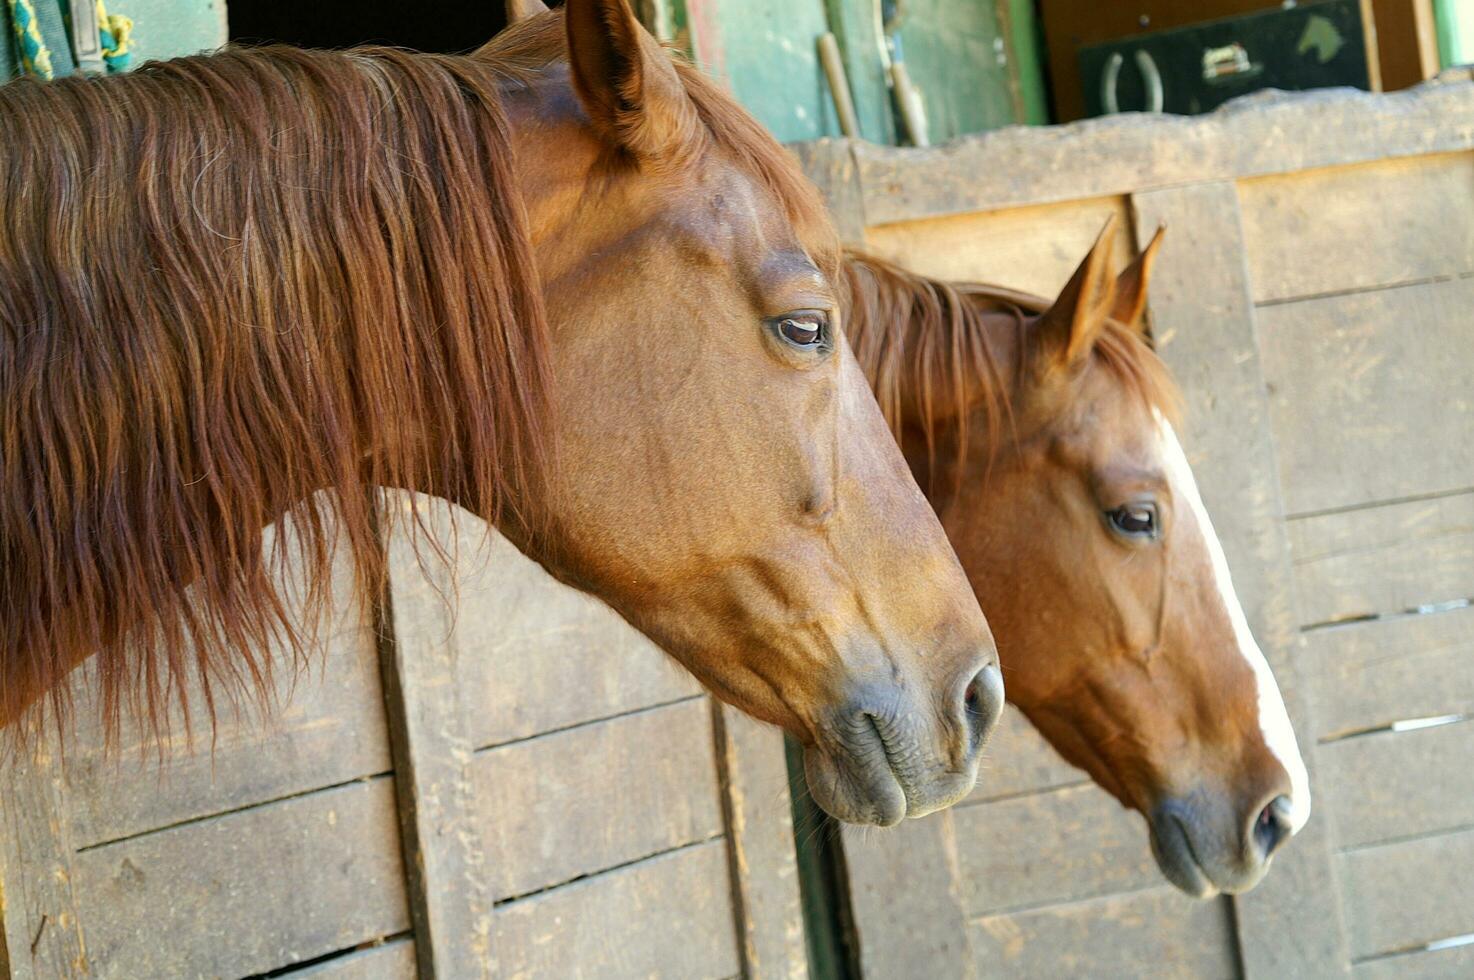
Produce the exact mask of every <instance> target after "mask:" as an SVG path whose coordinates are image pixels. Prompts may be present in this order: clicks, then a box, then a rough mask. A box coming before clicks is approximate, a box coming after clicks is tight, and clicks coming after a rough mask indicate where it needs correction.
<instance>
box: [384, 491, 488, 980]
mask: <svg viewBox="0 0 1474 980" xmlns="http://www.w3.org/2000/svg"><path fill="white" fill-rule="evenodd" d="M381 499H382V500H383V501H384V503H383V506H384V507H386V508H387V507H400V508H406V509H407V508H408V506H409V497H408V496H407V495H405V494H401V493H397V492H385V493H384V495H383V497H382V498H381ZM421 506H424V502H423V501H422V502H421ZM432 506H433V507H434V508H435V509H434V510H432V511H431V513H430V514H429V515H427V518H426V522H427V524H429V525H430V526H431V527H432V528H433V529H434V530H435V531H440V530H442V529H443V526H444V524H443V522H442V521H439V520H437V518H439V517H442V516H443V515H445V514H446V513H447V511H446V510H445V508H444V506H443V505H439V504H436V505H432ZM406 520H407V521H408V520H413V518H409V517H406ZM387 548H388V555H389V584H388V589H387V590H386V592H387V595H386V596H385V597H384V598H383V601H382V603H381V605H380V608H379V610H378V620H379V629H378V632H379V638H380V639H379V642H380V655H381V659H380V664H381V667H382V670H383V678H384V698H385V702H386V705H387V708H388V714H389V739H390V746H391V749H392V751H393V758H394V775H395V785H396V787H397V791H398V796H399V816H400V833H401V843H402V846H403V849H404V865H405V875H406V879H407V881H408V887H409V893H410V894H409V898H410V914H411V918H412V920H413V922H414V929H415V954H416V960H417V962H418V966H419V976H420V978H421V980H436V978H441V980H448V978H455V980H460V978H462V977H490V976H492V975H493V973H494V970H495V965H494V963H493V960H492V953H493V950H492V942H491V935H492V921H491V902H490V900H489V898H488V894H487V887H486V876H485V873H484V870H483V867H482V862H483V850H482V846H481V841H480V831H479V828H478V826H477V822H476V806H475V799H474V792H475V788H474V782H473V779H472V774H471V762H472V758H473V755H474V752H473V747H472V744H471V739H470V738H469V736H468V735H467V734H466V716H465V710H464V707H463V706H462V704H461V699H460V692H461V688H462V685H461V679H460V676H459V671H458V667H457V660H458V657H457V649H456V636H455V623H454V618H453V615H454V610H453V608H452V606H451V605H450V603H451V602H452V599H453V597H454V595H455V590H454V588H453V582H452V579H451V575H452V574H453V570H452V569H450V568H447V567H445V566H444V565H442V564H438V563H435V562H434V561H433V559H429V558H427V560H426V561H425V562H424V563H423V564H422V563H421V562H420V560H419V558H418V557H417V556H416V555H415V553H414V549H413V547H412V545H411V542H410V540H409V536H408V534H406V533H403V529H402V528H401V532H400V533H395V534H394V535H392V537H391V539H390V541H389V542H388V544H387Z"/></svg>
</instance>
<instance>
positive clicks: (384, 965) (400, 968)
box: [289, 939, 419, 980]
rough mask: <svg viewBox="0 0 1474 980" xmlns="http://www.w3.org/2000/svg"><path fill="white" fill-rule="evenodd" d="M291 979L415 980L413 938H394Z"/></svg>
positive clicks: (297, 974) (416, 979)
mask: <svg viewBox="0 0 1474 980" xmlns="http://www.w3.org/2000/svg"><path fill="white" fill-rule="evenodd" d="M289 976H290V977H291V978H292V980H418V977H419V974H417V973H416V972H415V943H414V940H413V939H395V940H392V941H391V942H387V943H384V944H383V945H382V946H370V947H369V948H367V949H360V950H357V951H355V952H352V953H349V954H347V955H346V956H339V957H337V958H335V959H331V960H328V961H327V962H326V963H320V964H318V965H317V966H310V967H308V968H307V969H305V970H298V971H295V972H293V973H291V974H289Z"/></svg>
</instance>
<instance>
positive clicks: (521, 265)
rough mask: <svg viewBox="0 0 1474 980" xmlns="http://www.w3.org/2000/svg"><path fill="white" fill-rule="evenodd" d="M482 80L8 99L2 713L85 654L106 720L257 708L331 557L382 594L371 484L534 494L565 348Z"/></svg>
mask: <svg viewBox="0 0 1474 980" xmlns="http://www.w3.org/2000/svg"><path fill="white" fill-rule="evenodd" d="M497 81H498V79H497V76H496V74H495V72H494V71H493V69H492V67H491V66H488V65H486V64H484V63H482V62H480V61H477V60H474V59H471V58H452V57H438V56H428V55H411V54H407V53H403V52H399V51H392V50H374V49H366V50H360V51H355V52H351V53H346V54H344V53H322V52H307V51H300V50H293V49H288V48H263V49H257V50H245V51H226V52H224V53H220V54H216V55H212V56H208V57H195V58H184V59H180V60H176V61H171V62H166V63H160V64H151V65H147V66H144V67H143V68H142V69H141V70H139V71H138V72H135V73H133V74H130V75H126V76H118V77H114V78H110V79H107V80H105V81H103V80H89V79H67V80H64V81H58V82H54V83H48V84H34V83H27V82H20V83H14V84H11V85H7V86H4V87H0V131H3V132H4V133H5V140H4V144H3V149H0V208H3V211H4V218H3V220H0V569H3V581H0V722H3V721H4V720H5V719H14V718H15V717H16V716H17V715H18V713H19V712H20V711H21V710H22V709H23V708H25V707H26V706H27V705H30V704H32V703H34V702H36V701H37V700H38V699H41V698H42V696H43V695H46V696H47V698H45V699H43V700H48V699H49V702H50V703H51V704H52V705H53V706H54V707H55V709H56V710H57V712H58V713H59V714H64V713H65V710H66V708H67V703H66V702H67V695H66V693H65V692H66V691H67V686H66V685H65V684H62V683H61V681H62V679H63V678H64V676H65V675H66V673H67V672H68V671H69V670H70V669H71V668H72V667H73V666H74V665H76V664H77V663H79V662H80V661H81V660H83V659H84V658H85V657H86V656H87V655H88V654H90V653H93V652H94V651H95V652H96V654H97V664H98V669H99V676H100V686H101V694H102V698H103V704H104V714H105V715H106V717H107V718H108V720H109V722H110V724H109V728H112V727H113V726H114V725H115V723H116V720H117V717H118V712H119V707H120V702H123V701H128V702H130V703H131V706H132V707H133V709H134V710H138V711H141V712H143V713H144V714H145V716H146V717H148V718H151V719H152V721H153V723H154V725H155V726H157V725H158V724H159V721H160V713H161V709H162V708H163V707H164V705H165V704H166V702H167V701H168V700H169V699H170V698H171V697H174V696H176V695H178V693H179V692H180V691H181V690H183V685H184V683H185V681H186V679H187V678H189V677H191V676H197V677H198V678H199V680H200V681H201V682H203V684H204V692H205V693H204V699H205V700H206V701H207V702H209V707H210V709H211V711H212V712H213V710H214V700H215V698H216V697H217V696H219V692H220V691H222V690H223V689H227V688H229V689H235V690H238V689H241V688H242V687H245V688H247V689H249V688H251V687H253V686H254V687H255V689H256V690H257V691H258V692H260V691H261V690H262V689H263V688H264V685H265V683H266V681H267V674H268V673H269V662H268V659H267V658H266V657H265V656H264V651H265V650H266V648H267V645H268V644H269V643H270V642H272V641H275V642H277V643H282V644H285V645H286V646H287V647H288V648H289V649H291V650H293V651H296V652H298V653H300V652H301V651H302V650H303V648H304V644H305V643H306V639H305V638H304V637H303V636H301V635H299V632H300V631H301V627H299V626H298V625H295V624H297V623H299V622H313V621H315V617H314V616H312V615H311V610H312V609H313V608H314V607H317V606H321V604H322V603H323V601H324V599H325V589H326V586H325V584H324V583H326V582H327V581H328V574H327V573H328V570H329V569H328V566H329V563H330V561H331V555H332V552H333V549H334V543H335V541H336V540H339V539H341V540H342V541H344V542H346V544H347V546H348V548H349V550H350V551H351V553H352V556H353V558H354V559H355V560H356V563H357V568H358V571H359V576H360V584H361V585H363V586H365V587H366V588H369V589H374V588H377V586H378V584H379V583H380V582H382V579H383V575H384V561H383V557H382V553H381V548H380V544H379V541H378V532H377V529H376V526H375V514H374V507H373V503H372V498H371V496H370V495H369V494H367V493H365V492H364V491H363V489H362V487H363V486H364V485H365V484H376V485H383V486H403V487H419V488H425V487H433V488H435V489H436V491H437V492H440V493H442V494H444V495H446V496H449V497H452V498H453V499H455V500H457V501H459V502H461V503H463V504H465V505H466V506H468V507H470V508H471V509H473V510H474V511H476V512H477V513H480V514H483V515H495V514H497V513H498V512H499V511H504V510H505V508H506V507H507V506H508V504H509V502H514V501H517V500H526V499H527V497H526V491H527V489H528V487H529V486H530V485H533V484H535V481H536V479H537V474H538V470H539V467H540V465H541V461H542V460H543V458H544V451H543V437H542V434H541V428H540V422H539V420H540V418H541V417H542V416H543V412H544V405H543V401H544V391H545V378H546V374H547V368H546V367H545V350H546V347H547V344H548V340H547V336H546V327H545V320H544V313H543V309H542V303H541V298H540V294H539V291H538V289H537V288H536V282H535V275H534V272H533V269H532V265H531V261H530V257H529V252H528V247H527V235H526V231H525V229H524V227H523V218H522V216H521V214H522V212H521V205H520V202H519V201H517V199H516V197H515V195H514V191H513V189H512V188H513V184H512V172H511V166H510V160H511V153H510V150H509V134H508V128H507V124H506V122H505V120H504V117H503V114H502V112H501V111H500V109H499V107H498V92H497V88H496V84H497ZM321 491H328V492H327V493H322V492H321ZM284 513H289V514H290V515H291V516H292V517H294V518H295V523H296V535H295V536H296V538H297V541H298V543H299V545H300V548H301V554H300V558H301V560H302V562H303V563H302V566H301V572H300V575H301V581H302V582H303V583H304V585H305V592H306V605H307V608H308V613H309V614H308V615H307V616H305V617H302V618H300V619H299V618H298V617H299V614H300V613H301V608H300V606H297V607H295V608H293V609H290V610H289V609H288V605H289V603H288V599H287V597H286V596H285V595H284V593H283V588H282V586H281V585H279V584H278V580H276V579H274V578H273V576H272V575H271V574H270V566H271V565H273V564H274V565H276V566H278V568H279V569H285V568H286V567H288V566H289V564H290V563H291V562H292V561H295V560H296V559H297V557H298V556H297V555H295V554H294V555H290V556H289V555H285V554H277V555H275V556H268V555H264V554H263V553H262V551H263V545H262V534H261V532H262V528H263V527H265V526H266V525H268V524H269V523H271V522H272V521H274V520H276V519H277V518H279V517H281V516H283V514H284ZM270 558H275V559H276V560H275V561H274V562H273V561H269V560H268V559H270ZM212 692H214V693H212Z"/></svg>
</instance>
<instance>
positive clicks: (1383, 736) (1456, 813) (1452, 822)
mask: <svg viewBox="0 0 1474 980" xmlns="http://www.w3.org/2000/svg"><path fill="white" fill-rule="evenodd" d="M1464 669H1465V671H1467V672H1474V661H1471V662H1470V663H1469V664H1468V665H1467V666H1466V667H1465V668H1464ZM1428 683H1429V684H1430V685H1437V684H1438V683H1439V678H1438V677H1436V676H1433V677H1429V678H1428ZM1463 707H1464V708H1465V710H1469V711H1471V712H1474V703H1470V704H1465V705H1463ZM1319 757H1320V767H1321V787H1322V792H1323V793H1324V799H1325V802H1326V804H1327V805H1328V807H1329V810H1330V812H1331V813H1334V814H1335V815H1336V817H1335V820H1336V838H1337V843H1339V844H1340V845H1341V846H1342V847H1358V846H1362V845H1366V844H1372V843H1375V842H1377V841H1386V840H1392V839H1394V838H1401V837H1411V836H1414V835H1417V834H1429V833H1434V832H1437V831H1442V830H1450V829H1452V828H1455V827H1467V826H1474V720H1471V721H1464V722H1461V723H1456V724H1450V725H1439V726H1437V727H1435V728H1423V729H1417V730H1413V731H1401V732H1378V733H1376V734H1373V735H1362V736H1359V737H1357V738H1347V739H1342V740H1341V741H1339V742H1332V743H1331V744H1329V745H1323V746H1321V748H1320V752H1319Z"/></svg>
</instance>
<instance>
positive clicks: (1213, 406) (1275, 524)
mask: <svg viewBox="0 0 1474 980" xmlns="http://www.w3.org/2000/svg"><path fill="white" fill-rule="evenodd" d="M1132 205H1133V209H1134V212H1135V219H1136V220H1135V225H1136V234H1137V240H1138V246H1139V247H1142V246H1145V244H1146V242H1147V240H1148V239H1149V238H1150V237H1151V235H1152V234H1153V232H1154V231H1155V230H1156V228H1157V226H1158V225H1159V224H1165V225H1166V226H1167V237H1166V240H1165V241H1164V242H1163V244H1162V251H1161V254H1160V255H1159V256H1158V257H1157V263H1156V271H1155V273H1154V275H1153V277H1152V282H1151V294H1150V299H1149V302H1150V316H1151V323H1152V329H1153V333H1154V335H1155V338H1156V341H1157V345H1158V349H1159V351H1160V353H1161V355H1162V358H1163V360H1165V361H1166V362H1167V365H1168V366H1169V367H1170V368H1171V369H1172V372H1173V374H1174V375H1175V376H1176V377H1177V379H1178V381H1179V382H1180V384H1181V385H1182V390H1183V395H1184V397H1185V400H1186V406H1185V407H1186V409H1187V412H1186V420H1185V430H1186V433H1185V442H1186V444H1187V450H1188V457H1189V459H1190V461H1191V462H1192V465H1193V469H1194V471H1195V472H1196V474H1197V477H1198V484H1199V486H1200V487H1202V492H1203V497H1204V502H1205V503H1206V505H1207V508H1208V511H1209V513H1211V514H1212V515H1213V522H1214V525H1215V527H1216V529H1217V531H1218V534H1219V537H1220V538H1221V539H1222V541H1223V548H1224V551H1225V552H1226V553H1227V555H1228V562H1229V566H1230V567H1231V568H1232V569H1233V574H1234V585H1235V587H1236V588H1237V591H1238V594H1239V598H1240V599H1241V600H1242V602H1243V604H1244V610H1245V612H1246V614H1247V615H1248V618H1249V623H1250V625H1251V626H1252V627H1253V628H1254V633H1255V635H1256V636H1257V637H1258V638H1259V641H1260V643H1261V645H1262V646H1263V648H1264V653H1265V656H1266V657H1267V658H1268V659H1269V662H1270V665H1271V666H1272V667H1273V668H1274V672H1275V677H1276V678H1277V679H1278V681H1279V684H1280V689H1281V690H1282V692H1283V693H1284V696H1285V703H1286V706H1287V707H1288V708H1289V712H1290V717H1291V719H1292V720H1293V721H1294V723H1295V730H1296V732H1297V733H1298V734H1299V736H1300V747H1301V750H1302V752H1303V753H1304V755H1305V757H1306V763H1307V766H1308V767H1309V769H1310V775H1311V785H1312V789H1313V788H1314V786H1315V784H1316V773H1315V764H1314V761H1315V760H1314V748H1315V745H1314V739H1313V731H1314V729H1313V727H1312V725H1311V724H1310V722H1309V718H1308V713H1307V708H1306V704H1305V702H1306V699H1305V697H1304V694H1303V689H1302V685H1301V684H1300V683H1299V682H1298V678H1297V676H1296V675H1297V668H1298V661H1297V659H1296V657H1295V656H1294V653H1295V651H1296V650H1298V648H1299V642H1300V641H1299V634H1298V630H1297V628H1296V627H1297V624H1296V620H1295V614H1294V606H1293V596H1294V588H1293V586H1294V583H1293V581H1292V578H1291V575H1292V569H1291V564H1290V546H1289V540H1288V537H1287V534H1286V528H1285V523H1284V506H1283V503H1282V500H1281V494H1280V481H1279V473H1278V468H1277V466H1276V463H1275V457H1274V451H1273V446H1274V443H1273V437H1272V433H1271V431H1270V418H1269V402H1268V393H1267V392H1266V390H1265V386H1264V377H1263V373H1262V371H1261V369H1260V362H1259V345H1258V339H1257V336H1256V333H1255V323H1254V306H1253V300H1252V293H1251V291H1250V282H1249V272H1248V267H1247V264H1246V256H1245V245H1244V233H1243V225H1242V221H1241V218H1240V215H1239V202H1238V193H1237V190H1236V189H1235V187H1234V185H1233V183H1232V182H1230V181H1221V182H1213V183H1200V184H1191V185H1187V186H1182V187H1172V188H1165V189H1162V190H1156V191H1150V192H1147V193H1142V194H1136V195H1134V196H1133V197H1132ZM1330 840H1331V835H1330V833H1329V830H1328V828H1327V820H1326V815H1325V813H1324V812H1321V813H1319V814H1316V813H1314V812H1312V816H1311V818H1310V823H1309V824H1308V825H1307V826H1306V828H1305V829H1304V830H1303V831H1301V833H1300V834H1299V835H1297V837H1296V838H1295V840H1294V841H1292V842H1291V843H1290V844H1289V845H1287V847H1286V848H1285V850H1284V851H1283V852H1282V853H1281V854H1280V855H1279V856H1277V857H1276V858H1275V859H1274V867H1273V869H1271V871H1270V873H1269V875H1268V876H1267V877H1266V878H1265V879H1264V881H1263V882H1262V883H1260V885H1259V886H1258V887H1257V888H1255V889H1254V890H1253V891H1252V892H1250V893H1248V894H1247V895H1242V896H1239V897H1237V898H1234V899H1231V900H1230V901H1232V902H1233V903H1234V909H1235V914H1236V916H1237V921H1238V938H1239V946H1240V954H1241V957H1242V961H1243V965H1244V972H1245V974H1246V975H1247V976H1248V977H1250V978H1255V977H1263V978H1266V980H1268V978H1272V977H1286V976H1331V975H1336V974H1338V973H1345V972H1346V971H1347V970H1348V969H1349V957H1348V954H1347V945H1346V935H1345V928H1344V925H1343V924H1342V921H1341V909H1340V903H1339V902H1338V901H1337V898H1338V890H1337V886H1336V881H1335V877H1334V874H1333V871H1332V867H1331V861H1332V855H1331V845H1330Z"/></svg>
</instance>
